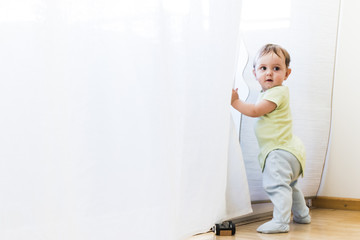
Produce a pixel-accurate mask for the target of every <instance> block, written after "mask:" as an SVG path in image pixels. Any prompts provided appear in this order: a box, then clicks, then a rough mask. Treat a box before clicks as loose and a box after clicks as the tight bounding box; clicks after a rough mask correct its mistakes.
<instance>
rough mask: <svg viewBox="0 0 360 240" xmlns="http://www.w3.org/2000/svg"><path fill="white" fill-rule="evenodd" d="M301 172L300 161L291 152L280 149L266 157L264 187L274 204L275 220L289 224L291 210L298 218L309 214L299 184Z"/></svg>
mask: <svg viewBox="0 0 360 240" xmlns="http://www.w3.org/2000/svg"><path fill="white" fill-rule="evenodd" d="M300 174H301V167H300V163H299V161H298V160H297V158H296V157H295V156H294V155H293V154H291V153H290V152H287V151H284V150H280V149H278V150H274V151H272V152H270V153H269V155H268V157H267V158H266V163H265V169H264V172H263V187H264V190H265V191H266V193H267V194H268V196H269V198H270V200H271V202H272V203H273V204H274V212H273V221H274V222H277V223H285V224H288V223H289V222H290V216H291V211H292V212H293V215H294V217H296V218H303V217H306V216H308V214H309V208H308V207H307V206H306V203H305V199H304V195H303V193H302V192H301V190H300V189H299V188H298V186H297V180H298V178H299V176H300Z"/></svg>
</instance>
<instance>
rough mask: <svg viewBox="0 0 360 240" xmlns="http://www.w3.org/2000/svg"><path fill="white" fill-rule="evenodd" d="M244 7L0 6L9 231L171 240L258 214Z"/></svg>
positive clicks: (2, 188) (2, 157) (80, 0)
mask: <svg viewBox="0 0 360 240" xmlns="http://www.w3.org/2000/svg"><path fill="white" fill-rule="evenodd" d="M240 7H241V6H240V2H239V1H237V0H230V1H216V0H199V1H190V0H166V1H160V0H131V1H130V0H129V1H116V0H101V1H100V0H92V1H87V0H11V1H10V0H9V1H6V0H0V32H1V38H0V65H1V67H0V83H1V86H0V111H1V118H0V121H1V124H0V132H1V135H0V146H1V151H0V166H1V167H0V183H1V184H0V192H1V196H0V238H1V239H7V240H15V239H16V240H20V239H26V240H39V239H51V240H60V239H64V240H65V239H66V240H72V239H73V240H82V239H83V240H99V239H131V240H137V239H141V240H143V239H148V240H151V239H154V240H155V239H156V240H173V239H174V240H176V239H184V238H186V237H188V236H189V235H191V234H193V233H198V232H201V231H207V230H209V228H210V227H211V226H212V225H213V224H214V223H216V222H220V221H222V220H225V219H227V218H229V217H233V216H235V215H241V214H246V213H248V212H250V211H251V208H250V205H249V193H248V188H247V180H246V175H245V170H244V167H243V165H242V164H243V163H242V157H241V150H240V147H239V144H238V142H237V141H236V138H234V137H233V136H234V135H233V134H234V127H233V126H232V125H230V124H229V123H231V122H230V96H231V88H232V84H233V80H234V75H235V69H236V56H237V51H238V42H239V39H238V32H239V30H238V29H239V21H240ZM230 127H232V128H230ZM229 129H231V131H229ZM230 133H231V134H232V135H231V134H230ZM229 139H230V140H229ZM234 139H235V140H234ZM229 146H230V148H229ZM231 166H234V168H233V167H231ZM228 167H229V169H230V170H231V171H229V172H230V173H229V174H228ZM232 174H234V175H232ZM230 186H231V187H230ZM239 189H240V191H239ZM234 199H235V200H234ZM236 199H237V200H236Z"/></svg>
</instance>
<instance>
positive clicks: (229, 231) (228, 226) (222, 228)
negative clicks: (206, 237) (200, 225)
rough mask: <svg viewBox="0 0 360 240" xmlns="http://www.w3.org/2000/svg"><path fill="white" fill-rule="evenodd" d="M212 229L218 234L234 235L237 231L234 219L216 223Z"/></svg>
mask: <svg viewBox="0 0 360 240" xmlns="http://www.w3.org/2000/svg"><path fill="white" fill-rule="evenodd" d="M212 230H213V231H214V232H215V234H216V235H218V236H232V235H234V234H235V232H236V227H235V224H234V223H233V222H232V221H226V222H223V223H221V224H215V226H214V227H213V228H212Z"/></svg>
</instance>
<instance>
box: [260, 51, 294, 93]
mask: <svg viewBox="0 0 360 240" xmlns="http://www.w3.org/2000/svg"><path fill="white" fill-rule="evenodd" d="M253 73H254V75H255V78H256V80H258V81H259V83H260V85H261V88H262V90H263V91H266V90H268V89H270V88H273V87H276V86H281V85H282V83H283V82H284V81H285V80H286V79H287V78H288V76H289V75H290V73H291V69H290V68H286V65H285V56H283V55H281V57H279V56H278V55H276V54H275V53H268V54H266V55H264V56H262V57H260V58H259V59H258V60H257V62H256V65H255V69H254V70H253Z"/></svg>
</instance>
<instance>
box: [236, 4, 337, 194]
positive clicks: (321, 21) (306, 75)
mask: <svg viewBox="0 0 360 240" xmlns="http://www.w3.org/2000/svg"><path fill="white" fill-rule="evenodd" d="M259 6H262V7H259ZM339 7H340V6H339V0H334V1H326V0H319V1H311V0H303V1H297V0H272V1H268V0H243V5H242V15H241V29H242V31H241V32H242V36H243V40H244V45H245V48H246V50H247V51H248V53H249V62H248V64H247V66H246V68H245V71H244V74H243V78H244V80H245V82H246V84H247V85H248V88H249V95H248V99H247V101H249V102H255V101H256V99H257V97H258V94H259V92H260V86H259V84H258V83H257V82H256V80H255V78H254V76H253V74H252V61H253V59H254V55H255V53H256V52H257V51H258V49H259V48H260V47H261V46H263V45H264V44H266V43H276V44H280V45H282V46H283V47H285V48H286V49H287V50H288V51H289V53H290V55H291V58H292V60H291V63H290V67H291V68H292V73H291V75H290V77H289V78H288V80H287V81H285V82H284V84H285V85H287V86H288V87H289V89H290V98H291V99H290V101H291V107H292V115H293V123H294V132H295V134H296V135H298V136H299V137H300V138H301V139H302V140H303V142H304V144H305V148H306V152H307V159H306V167H305V175H304V178H301V179H300V180H299V182H300V185H301V188H302V190H303V192H304V195H305V196H306V197H314V196H316V194H317V191H318V189H319V185H320V181H321V175H322V171H323V166H324V162H325V158H326V152H327V147H328V139H329V133H330V117H331V98H332V86H333V73H334V63H335V52H336V39H337V26H338V17H339ZM253 122H254V119H252V118H248V117H243V118H242V121H241V123H240V122H238V124H239V125H241V128H240V132H241V133H240V138H241V146H242V148H243V153H244V161H245V166H246V172H247V174H248V181H249V188H250V195H251V200H252V201H262V200H266V199H268V197H267V196H266V193H265V192H264V191H263V188H262V178H261V170H260V167H259V164H258V161H257V155H258V145H257V142H256V138H255V135H254V131H253Z"/></svg>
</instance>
